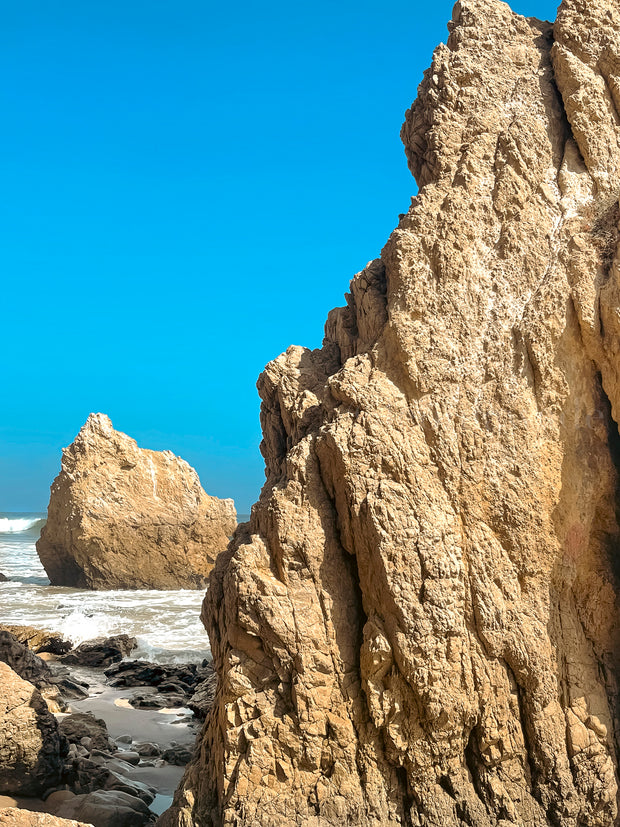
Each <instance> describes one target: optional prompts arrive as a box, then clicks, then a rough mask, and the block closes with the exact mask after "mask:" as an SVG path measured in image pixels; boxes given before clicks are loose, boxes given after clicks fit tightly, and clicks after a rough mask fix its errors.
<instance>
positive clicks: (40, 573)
mask: <svg viewBox="0 0 620 827" xmlns="http://www.w3.org/2000/svg"><path fill="white" fill-rule="evenodd" d="M0 520H4V521H5V522H6V521H11V522H15V521H24V522H28V523H30V524H31V526H34V527H33V528H32V529H31V530H30V531H28V529H26V530H25V531H24V530H22V531H21V532H13V533H11V534H8V533H7V534H4V535H2V536H0V572H2V573H3V574H5V575H6V576H7V577H9V578H10V579H9V581H8V582H6V583H1V584H0V623H15V624H24V625H29V626H35V627H38V628H43V629H50V630H52V631H58V632H60V633H61V634H62V635H63V636H64V637H66V638H69V639H70V640H71V642H72V643H74V644H78V643H81V642H83V641H85V640H92V639H93V638H95V637H108V636H110V635H118V634H121V633H125V634H128V635H131V636H133V637H135V638H137V640H138V649H137V650H136V651H135V653H133V655H132V656H133V657H137V658H140V659H148V660H156V661H160V662H163V663H184V662H196V661H200V660H202V658H204V657H208V656H209V653H210V652H209V639H208V637H207V634H206V632H205V630H204V627H203V626H202V624H201V622H200V607H201V603H202V599H203V596H204V592H202V591H190V590H187V589H179V590H177V591H151V590H147V589H140V590H136V591H120V590H111V591H95V592H93V591H86V590H84V589H68V588H61V587H57V586H50V585H49V580H48V578H47V576H46V574H45V571H44V569H43V567H42V566H41V562H40V561H39V558H38V556H37V553H36V550H35V540H36V534H37V527H36V526H35V524H36V523H37V522H38V519H37V517H36V515H25V516H24V515H10V516H9V515H7V514H6V512H5V515H4V516H3V517H1V518H0Z"/></svg>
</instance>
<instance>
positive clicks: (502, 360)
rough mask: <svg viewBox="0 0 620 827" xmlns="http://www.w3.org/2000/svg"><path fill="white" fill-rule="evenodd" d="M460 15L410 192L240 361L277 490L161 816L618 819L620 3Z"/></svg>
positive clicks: (237, 582)
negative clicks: (282, 340) (301, 309)
mask: <svg viewBox="0 0 620 827" xmlns="http://www.w3.org/2000/svg"><path fill="white" fill-rule="evenodd" d="M449 29H450V35H449V37H448V39H447V43H446V44H441V45H440V46H438V47H437V49H436V50H435V52H434V53H433V57H432V65H431V67H430V69H429V70H428V71H427V72H426V73H425V75H424V78H423V80H422V83H421V84H420V86H419V90H418V98H417V100H416V101H415V103H414V104H413V106H412V107H411V109H410V110H409V111H408V112H407V114H406V120H405V124H404V127H403V130H402V137H403V141H404V144H405V151H406V154H407V159H408V163H409V167H410V169H411V170H412V172H413V173H414V175H415V177H416V179H417V182H418V185H419V191H418V194H417V195H416V197H415V198H413V199H412V203H411V206H410V208H409V209H408V211H407V212H406V213H404V214H403V215H402V216H401V217H400V220H399V224H398V227H397V228H396V229H395V231H394V232H393V234H392V235H391V237H390V238H389V240H388V242H387V244H386V245H385V247H384V248H383V250H382V252H381V256H380V258H379V259H377V260H375V261H373V262H371V263H370V264H369V265H368V266H367V267H366V268H364V270H363V271H362V272H360V273H359V274H357V275H356V276H355V278H354V279H353V281H352V282H351V287H350V292H349V294H348V295H347V297H346V306H345V307H342V308H338V309H336V310H334V311H332V312H331V313H330V314H329V316H328V318H327V324H326V328H325V339H324V343H323V346H322V348H321V349H319V350H313V351H311V350H308V349H305V348H302V347H291V348H289V349H288V350H287V351H286V353H284V354H282V355H281V356H279V357H278V358H277V359H275V360H274V361H273V362H271V363H270V364H269V365H268V366H267V367H266V369H265V372H264V373H263V374H262V376H261V377H260V379H259V383H258V387H259V392H260V395H261V398H262V406H261V424H262V430H263V442H262V446H261V448H262V453H263V456H264V458H265V466H266V482H265V485H264V487H263V489H262V492H261V496H260V499H259V501H258V503H257V504H256V505H254V507H253V508H252V517H251V520H250V522H249V524H247V525H244V526H240V527H239V528H238V529H237V532H236V533H235V536H234V538H233V540H232V542H231V544H230V545H229V547H228V549H227V551H226V552H225V554H222V555H220V557H219V558H218V560H217V563H216V566H215V568H214V570H213V572H212V575H211V577H210V581H209V588H208V591H207V593H206V597H205V602H204V608H203V613H202V616H203V619H204V622H205V625H206V627H207V629H208V632H209V637H210V640H211V648H212V651H213V658H214V664H215V666H216V669H217V672H218V688H217V691H216V697H215V702H214V704H213V707H212V709H211V711H210V713H209V715H208V716H207V719H206V723H205V727H204V730H203V734H202V737H201V745H200V748H199V749H197V750H196V753H195V758H194V760H193V761H192V763H191V764H190V765H189V767H188V769H187V772H186V775H185V779H184V781H183V784H182V786H181V788H180V790H179V791H178V792H177V794H176V796H175V804H174V806H173V808H172V810H171V811H169V812H168V813H167V814H166V815H165V816H164V818H163V819H162V822H161V823H162V825H165V827H168V825H179V827H180V825H188V824H210V825H213V824H218V825H222V824H226V825H232V824H243V825H252V827H270V826H271V825H279V827H293V825H302V824H304V825H317V826H318V825H321V827H338V826H339V825H345V824H350V825H359V827H397V825H425V826H426V827H431V825H433V827H463V825H474V826H475V827H500V826H501V827H508V825H528V826H530V827H547V826H549V827H550V826H551V825H556V827H560V825H561V827H577V826H578V825H588V827H611V825H615V824H618V817H619V816H618V803H617V802H618V797H617V794H618V768H619V760H620V749H619V747H618V739H617V733H618V732H619V731H620V704H619V702H618V686H619V684H620V646H619V632H620V566H619V565H618V560H619V555H618V549H619V548H620V510H619V508H618V503H619V491H620V436H619V431H618V423H619V422H620V359H619V358H618V355H619V353H620V249H619V246H618V242H619V234H618V223H619V217H620V212H619V208H618V195H619V189H620V117H619V115H618V113H619V112H620V3H618V0H562V3H561V5H560V7H559V10H558V16H557V19H556V22H555V24H554V25H551V24H549V23H545V22H541V21H539V20H536V19H533V18H532V19H526V18H524V17H521V16H519V15H517V14H515V13H513V12H512V11H511V10H510V8H509V7H508V6H507V5H506V4H505V3H503V2H499V0H459V2H457V3H456V5H455V6H454V12H453V19H452V22H451V24H450V27H449Z"/></svg>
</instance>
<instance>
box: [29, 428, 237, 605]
mask: <svg viewBox="0 0 620 827" xmlns="http://www.w3.org/2000/svg"><path fill="white" fill-rule="evenodd" d="M236 524H237V523H236V513H235V509H234V505H233V502H232V500H218V499H217V498H216V497H210V496H209V495H208V494H205V492H204V491H203V489H202V488H201V486H200V481H199V479H198V475H197V474H196V472H195V471H194V469H193V468H191V467H190V466H189V465H188V464H187V463H186V462H185V461H184V460H182V459H180V458H179V457H175V456H174V454H172V453H171V452H170V451H162V452H159V451H147V450H142V449H140V448H138V446H137V444H136V442H135V440H133V439H131V438H130V437H128V436H126V435H125V434H123V433H120V432H119V431H115V430H114V428H113V427H112V423H111V422H110V420H109V419H108V417H107V416H104V415H103V414H91V415H90V416H89V418H88V420H87V422H86V424H85V425H84V427H83V428H82V430H81V431H80V432H79V434H78V435H77V437H76V439H75V441H74V442H73V444H72V445H70V446H69V447H68V448H65V449H64V451H63V457H62V470H61V472H60V474H59V475H58V476H57V477H56V479H55V480H54V483H53V485H52V489H51V496H50V503H49V507H48V516H47V523H46V525H45V526H44V528H43V530H42V532H41V538H40V539H39V540H38V542H37V552H38V554H39V557H40V559H41V562H42V564H43V566H44V568H45V570H46V572H47V575H48V577H49V578H50V581H51V583H52V585H57V586H75V587H78V588H91V589H141V588H145V589H178V588H190V589H192V588H199V587H201V586H203V585H204V583H205V580H206V576H207V575H208V573H209V572H210V570H211V568H212V567H213V562H214V560H215V557H216V556H217V554H218V553H219V552H220V551H221V550H222V549H223V548H225V547H226V544H227V542H228V538H229V537H230V535H231V534H232V532H233V531H234V528H235V526H236Z"/></svg>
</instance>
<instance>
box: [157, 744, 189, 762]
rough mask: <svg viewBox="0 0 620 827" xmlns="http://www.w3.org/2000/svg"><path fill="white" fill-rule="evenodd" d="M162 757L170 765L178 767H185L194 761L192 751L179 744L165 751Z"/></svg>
mask: <svg viewBox="0 0 620 827" xmlns="http://www.w3.org/2000/svg"><path fill="white" fill-rule="evenodd" d="M161 757H162V758H163V759H164V761H167V763H168V764H175V765H176V766H178V767H184V766H185V765H186V764H189V762H190V761H191V760H192V751H191V750H190V749H188V748H187V747H184V746H183V745H182V744H177V745H176V746H175V747H168V749H165V750H164V751H163V752H162V754H161Z"/></svg>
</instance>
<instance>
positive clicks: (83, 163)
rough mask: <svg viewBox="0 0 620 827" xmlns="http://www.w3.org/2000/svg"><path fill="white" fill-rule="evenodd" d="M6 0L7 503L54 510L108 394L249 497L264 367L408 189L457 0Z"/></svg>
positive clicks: (116, 406)
mask: <svg viewBox="0 0 620 827" xmlns="http://www.w3.org/2000/svg"><path fill="white" fill-rule="evenodd" d="M1 5H2V27H1V31H0V76H2V79H3V82H2V86H1V90H0V113H1V114H0V118H1V128H0V169H1V181H2V189H1V192H2V196H1V199H0V266H1V268H2V269H1V272H2V282H1V284H2V306H3V308H4V312H3V316H2V321H1V323H0V348H1V350H0V353H1V357H2V365H3V370H2V374H3V376H2V388H3V390H2V395H1V396H0V510H3V511H11V510H17V511H27V510H39V509H41V510H42V509H44V508H45V507H46V505H47V500H48V495H49V490H48V489H49V485H50V483H51V482H52V479H53V477H54V476H55V475H56V473H57V472H58V470H59V467H60V449H61V447H62V446H63V445H67V444H69V443H70V442H71V441H72V440H73V438H74V436H75V434H76V433H77V431H78V430H79V428H80V427H81V425H82V423H83V422H84V420H85V419H86V417H87V416H88V414H89V413H90V412H91V411H102V412H105V413H107V414H108V415H109V416H110V417H111V418H112V421H113V423H114V425H115V427H116V428H118V429H120V430H123V431H125V432H126V433H128V434H130V435H131V436H133V437H135V438H136V439H137V440H138V443H139V444H140V445H142V446H143V447H149V448H155V449H163V448H169V449H170V450H172V451H174V452H175V453H177V454H180V455H181V456H183V457H184V458H185V459H187V460H188V461H189V462H190V463H191V464H192V465H194V467H195V468H196V469H197V470H198V472H199V474H200V477H201V480H202V483H203V486H204V487H205V489H206V490H207V491H208V492H209V493H212V494H215V495H217V496H232V497H234V498H235V500H236V501H237V508H238V511H240V512H247V511H248V510H249V507H250V504H251V503H252V502H253V501H254V500H255V499H256V498H257V497H258V493H259V491H260V487H261V485H262V483H263V479H264V475H263V463H262V458H261V456H260V454H259V450H258V444H259V441H260V427H259V418H258V411H259V400H258V395H257V393H256V389H255V383H256V379H257V377H258V374H259V373H260V371H261V370H262V368H263V366H264V365H265V364H266V363H267V362H268V361H269V360H270V359H273V358H274V357H276V356H277V355H278V354H279V353H280V352H281V351H283V350H284V349H285V348H286V347H287V346H288V345H289V344H303V345H306V346H309V347H317V346H319V345H320V343H321V339H322V336H323V324H324V321H325V317H326V315H327V312H328V311H329V310H330V309H331V308H332V307H334V306H338V305H341V304H342V303H343V294H344V292H345V291H346V289H347V287H348V282H349V280H350V278H351V277H352V276H353V274H354V273H355V272H356V271H358V270H360V269H361V268H362V267H363V266H364V265H365V264H366V262H367V261H368V260H369V259H371V258H374V257H375V256H377V255H378V254H379V252H380V250H381V247H382V246H383V244H384V243H385V241H386V239H387V237H388V235H389V233H390V231H391V230H392V228H393V227H394V226H395V224H396V222H397V220H398V214H399V213H400V212H405V211H406V210H407V208H408V206H409V200H410V197H411V196H412V195H413V194H414V193H415V184H414V181H413V178H411V176H410V174H409V172H408V170H407V165H406V161H405V157H404V153H403V150H402V146H401V144H400V140H399V130H400V126H401V123H402V120H403V115H404V112H405V109H406V108H407V107H408V106H409V105H410V104H411V102H412V100H413V99H414V98H415V94H416V88H417V85H418V83H419V81H420V79H421V76H422V72H423V70H424V69H425V68H426V67H427V66H428V65H429V63H430V60H431V54H432V50H433V48H434V46H435V45H436V44H437V43H438V42H439V41H441V40H445V38H446V34H447V32H446V22H447V20H448V19H449V18H450V15H451V8H452V3H451V2H450V0H448V1H447V2H446V1H445V0H436V2H435V3H429V2H418V0H408V2H401V0H394V2H387V3H378V2H376V0H372V2H368V0H355V2H353V0H344V2H338V1H337V0H336V2H334V0H330V2H327V0H314V2H312V3H283V2H269V0H267V2H266V3H256V2H252V3H250V2H247V1H246V0H240V2H237V3H234V4H232V3H231V4H223V3H217V4H216V3H213V2H209V0H176V1H175V2H174V3H172V2H170V0H165V1H164V0H122V2H120V0H105V2H104V1H103V0H88V2H84V0H79V2H78V0H62V2H60V3H50V2H49V0H38V2H34V0H20V2H16V3H14V2H8V0H5V2H2V4H1ZM513 8H515V10H517V11H520V12H522V13H525V14H532V15H535V16H538V17H547V18H549V17H553V16H554V15H555V4H554V3H549V2H545V0H528V2H526V1H525V0H523V1H521V0H519V2H518V3H513Z"/></svg>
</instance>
